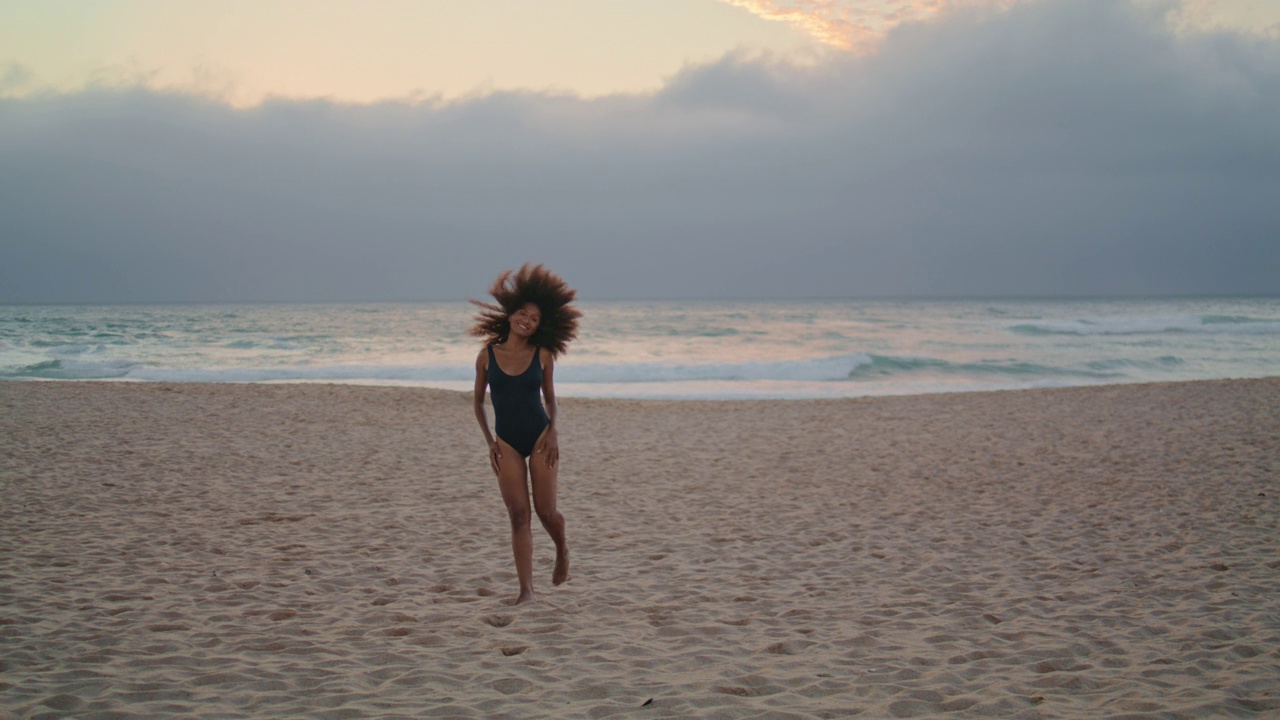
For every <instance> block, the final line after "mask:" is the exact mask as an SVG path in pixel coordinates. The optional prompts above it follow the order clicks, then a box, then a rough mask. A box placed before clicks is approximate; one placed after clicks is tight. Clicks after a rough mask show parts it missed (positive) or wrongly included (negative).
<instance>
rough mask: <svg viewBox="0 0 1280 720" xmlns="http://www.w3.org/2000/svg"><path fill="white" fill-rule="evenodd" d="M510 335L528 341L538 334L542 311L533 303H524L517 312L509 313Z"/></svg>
mask: <svg viewBox="0 0 1280 720" xmlns="http://www.w3.org/2000/svg"><path fill="white" fill-rule="evenodd" d="M510 321H511V334H512V335H515V336H517V337H521V338H524V339H525V340H528V339H529V338H531V337H533V334H534V333H536V332H538V325H539V324H540V323H541V322H542V311H541V310H539V309H538V306H537V305H535V304H533V303H525V304H524V305H523V306H521V308H520V309H519V310H516V311H515V312H513V313H511V317H510Z"/></svg>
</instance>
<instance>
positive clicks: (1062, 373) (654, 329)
mask: <svg viewBox="0 0 1280 720" xmlns="http://www.w3.org/2000/svg"><path fill="white" fill-rule="evenodd" d="M581 307H582V309H583V310H584V311H585V313H586V315H585V317H584V319H583V324H582V332H581V334H580V337H579V340H578V341H577V342H576V343H575V344H573V345H572V346H571V347H570V350H569V352H568V353H567V354H566V355H565V356H564V357H562V358H561V359H560V361H559V364H558V366H557V374H556V377H557V389H558V391H559V392H560V393H561V394H562V395H565V396H599V397H655V398H753V397H777V398H799V397H848V396H860V395H884V394H917V393H929V392H952V391H964V390H985V389H1006V388H1029V387H1055V386H1067V385H1090V384H1101V383H1121V382H1155V381H1173V380H1196V379H1214V378H1229V377H1262V376H1272V375H1280V298H1216V299H1215V298H1208V299H1206V298H1190V299H1161V300H1023V301H1010V300H998V301H996V300H956V301H854V300H849V301H831V300H828V301H804V302H800V301H797V302H780V301H749V302H711V301H706V302H689V301H652V302H607V303H603V302H602V303H591V302H587V303H582V304H581ZM472 314H473V308H472V307H471V306H470V305H468V304H467V303H465V302H454V303H423V304H359V305H323V304H314V305H133V306H87V307H72V306H0V379H7V380H31V379H47V380H60V379H93V380H132V381H166V382H340V383H358V384H384V385H421V386H430V387H441V388H448V389H457V390H467V389H470V387H471V382H472V379H473V372H474V371H473V369H472V367H473V363H474V360H475V355H476V353H477V351H478V350H479V346H478V345H477V342H476V341H475V340H474V339H473V338H470V337H468V336H467V335H466V328H467V327H468V325H469V324H470V322H471V317H472Z"/></svg>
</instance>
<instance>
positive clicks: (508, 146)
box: [0, 0, 1280, 302]
mask: <svg viewBox="0 0 1280 720" xmlns="http://www.w3.org/2000/svg"><path fill="white" fill-rule="evenodd" d="M1278 77H1280V42H1277V41H1275V40H1268V39H1266V38H1257V37H1243V36H1239V35H1233V34H1227V33H1199V34H1197V33H1176V32H1173V31H1172V30H1170V25H1169V22H1168V16H1167V15H1165V14H1161V13H1157V12H1152V11H1150V10H1147V9H1144V8H1143V7H1141V6H1138V5H1136V4H1134V3H1126V2H1117V1H1115V0H1044V1H1042V2H1036V3H1028V4H1025V5H1019V6H1016V7H1014V8H1012V9H1010V10H1008V11H1007V12H1002V13H989V12H978V11H975V12H956V13H949V14H947V15H944V16H940V17H939V18H937V19H935V20H932V21H930V22H922V23H913V24H907V25H902V26H900V27H899V28H898V29H897V30H895V31H894V32H893V33H891V34H890V35H889V36H888V38H887V39H886V41H885V42H884V43H883V44H882V45H881V47H880V48H879V49H878V50H877V52H875V53H873V54H870V55H865V56H862V55H856V54H836V55H834V56H833V57H830V58H828V59H826V60H825V61H824V62H822V63H820V64H817V65H803V66H797V65H790V64H787V63H785V62H781V61H779V60H777V59H773V58H769V57H761V56H753V55H749V54H742V53H737V54H732V55H729V56H726V57H724V58H721V59H720V60H718V61H716V62H712V63H707V64H703V65H697V66H691V67H688V68H685V69H684V70H683V71H681V72H680V73H678V74H677V75H675V76H674V77H672V78H670V79H669V80H668V82H667V83H666V84H665V86H664V87H663V88H662V89H661V90H660V91H658V92H656V93H654V94H651V95H628V96H614V97H606V98H599V99H592V100H585V99H580V98H576V97H572V96H562V95H552V94H545V93H497V94H493V95H488V96H484V97H474V98H470V99H467V100H465V101H458V102H452V103H443V102H439V101H432V102H426V103H419V104H413V103H403V102H400V103H397V102H387V103H380V104H374V105H343V104H337V103H331V102H323V101H312V102H293V101H273V102H268V103H265V104H263V105H261V106H258V107H255V108H250V109H236V108H232V107H230V106H228V105H226V104H224V103H221V102H218V101H213V100H208V99H204V98H201V97H196V96H192V95H184V94H178V93H172V92H157V91H152V90H146V89H141V88H136V89H119V88H114V89H112V88H98V89H93V90H89V91H86V92H82V93H75V94H67V95H49V96H41V97H31V98H9V99H0V302H88V301H157V300H172V301H197V300H243V301H259V300H282V301H289V300H377V299H381V300H409V299H433V298H434V299H454V298H463V297H468V296H474V295H476V294H478V293H479V292H480V291H481V290H482V289H483V288H484V287H486V286H487V283H488V282H489V281H490V280H491V279H492V276H493V275H494V274H495V273H496V271H497V270H499V269H502V268H507V267H514V266H518V265H519V264H520V263H521V262H524V261H525V260H537V261H542V262H546V263H547V264H548V265H549V266H551V267H553V268H554V269H556V270H557V271H558V272H561V273H562V274H564V275H565V276H566V277H568V278H570V279H571V280H572V281H573V282H574V284H575V285H576V286H578V287H579V289H580V290H581V291H582V294H583V296H584V297H588V298H605V297H622V298H625V297H724V298H734V297H794V296H867V295H880V296H884V295H893V296H904V295H925V296H946V295H1052V294H1065V295H1107V294H1238V293H1253V294H1277V293H1280V273H1277V272H1276V268H1280V243H1277V242H1276V239H1277V238H1280V213H1277V212H1276V211H1275V209H1274V204H1275V203H1274V199H1275V198H1276V197H1280V135H1278V134H1277V132H1276V130H1275V123H1274V121H1273V119H1274V118H1275V117H1280V82H1277V81H1276V78H1278Z"/></svg>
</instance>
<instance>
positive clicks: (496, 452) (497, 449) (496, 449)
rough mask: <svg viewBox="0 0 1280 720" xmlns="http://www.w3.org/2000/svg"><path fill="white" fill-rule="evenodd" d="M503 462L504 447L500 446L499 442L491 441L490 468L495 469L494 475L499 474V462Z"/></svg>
mask: <svg viewBox="0 0 1280 720" xmlns="http://www.w3.org/2000/svg"><path fill="white" fill-rule="evenodd" d="M500 460H502V447H501V446H500V445H498V441H497V440H490V441H489V466H490V467H492V468H493V474H494V475H497V474H498V461H500Z"/></svg>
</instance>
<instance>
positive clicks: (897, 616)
mask: <svg viewBox="0 0 1280 720" xmlns="http://www.w3.org/2000/svg"><path fill="white" fill-rule="evenodd" d="M561 415H562V429H561V436H562V452H563V461H562V464H563V469H562V473H561V480H560V496H561V498H560V500H561V510H562V511H563V512H564V514H565V516H566V518H567V520H568V523H569V533H570V542H571V544H572V547H573V553H574V554H573V559H574V567H573V580H572V581H570V582H569V583H568V584H566V585H563V586H561V587H552V585H551V583H550V573H551V563H552V556H553V553H552V546H551V543H550V541H549V540H548V539H547V538H546V536H545V534H542V533H541V530H540V529H537V528H535V538H534V542H535V573H536V580H537V585H538V591H539V593H540V595H539V601H538V603H536V604H534V605H528V606H524V605H522V606H519V607H512V606H510V605H509V604H507V603H508V601H509V600H510V598H511V597H513V596H514V594H515V590H516V582H515V577H514V572H513V569H512V563H511V558H510V551H509V546H508V541H507V532H508V531H507V527H506V523H507V519H506V513H505V511H504V509H503V507H502V503H501V500H500V499H499V497H498V493H497V488H496V484H495V482H494V480H493V478H492V476H491V474H490V473H489V471H488V469H487V464H486V458H485V449H484V444H483V440H482V437H481V435H480V432H479V430H478V428H476V427H475V423H474V420H473V418H472V416H471V408H470V399H469V398H468V397H466V396H464V395H461V394H457V393H449V392H444V391H434V390H423V389H410V388H384V387H353V386H328V385H199V384H184V385H161V384H122V383H21V382H9V383H0V498H2V500H0V717H19V718H36V717H104V718H105V717H135V716H137V717H141V716H163V715H175V716H178V715H180V716H184V717H195V718H202V717H207V718H215V717H217V718H226V717H232V718H235V717H286V716H290V717H293V716H297V717H314V718H365V717H369V718H373V717H405V718H418V717H455V718H533V717H545V718H604V717H614V716H618V717H644V718H649V717H652V718H826V717H854V716H857V717H865V718H885V717H930V718H931V717H955V718H970V717H1010V718H1171V717H1177V718H1183V717H1185V718H1200V717H1203V718H1211V717H1212V718H1217V717H1276V716H1277V715H1280V513H1278V510H1280V487H1277V485H1278V482H1277V479H1278V478H1280V379H1265V380H1248V381H1214V382H1196V383H1178V384H1162V385H1131V386H1105V387H1094V388H1071V389H1060V390H1034V391H1017V392H996V393H973V394H955V395H935V396H918V397H901V398H865V399H855V400H833V401H741V402H653V401H621V400H582V399H568V400H564V401H563V402H562V410H561Z"/></svg>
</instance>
